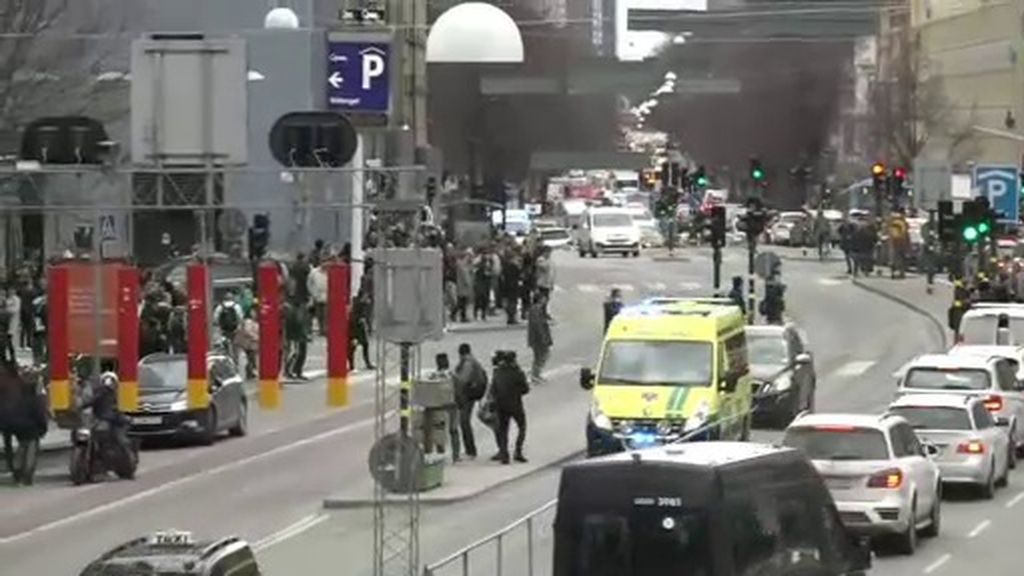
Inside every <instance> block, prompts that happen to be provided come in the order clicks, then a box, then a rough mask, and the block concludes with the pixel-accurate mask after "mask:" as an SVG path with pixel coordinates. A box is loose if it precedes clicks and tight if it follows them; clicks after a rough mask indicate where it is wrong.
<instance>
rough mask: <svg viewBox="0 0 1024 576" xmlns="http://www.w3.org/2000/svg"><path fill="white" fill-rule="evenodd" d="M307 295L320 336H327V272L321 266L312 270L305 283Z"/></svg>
mask: <svg viewBox="0 0 1024 576" xmlns="http://www.w3.org/2000/svg"><path fill="white" fill-rule="evenodd" d="M306 282H307V287H308V289H309V294H310V296H311V297H312V298H313V316H314V317H315V318H316V324H317V326H319V328H320V335H321V336H325V337H326V336H327V271H326V270H324V267H323V264H321V265H320V266H317V267H315V268H313V269H312V270H311V271H310V273H309V279H308V280H307V281H306Z"/></svg>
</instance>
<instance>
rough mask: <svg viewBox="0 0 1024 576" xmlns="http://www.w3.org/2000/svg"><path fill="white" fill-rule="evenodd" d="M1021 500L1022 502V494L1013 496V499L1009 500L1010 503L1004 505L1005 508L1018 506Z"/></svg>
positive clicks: (1023, 494) (1023, 498)
mask: <svg viewBox="0 0 1024 576" xmlns="http://www.w3.org/2000/svg"><path fill="white" fill-rule="evenodd" d="M1021 500H1024V492H1021V493H1019V494H1017V495H1016V496H1014V497H1013V498H1011V499H1010V501H1009V502H1007V503H1006V507H1007V508H1013V507H1014V506H1016V505H1017V504H1020V502H1021Z"/></svg>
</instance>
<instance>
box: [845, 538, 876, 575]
mask: <svg viewBox="0 0 1024 576" xmlns="http://www.w3.org/2000/svg"><path fill="white" fill-rule="evenodd" d="M850 548H851V552H852V556H853V557H852V558H851V559H850V560H851V562H850V570H851V573H858V572H861V573H863V572H867V571H868V570H870V569H871V541H870V540H869V539H867V538H864V537H854V536H851V537H850Z"/></svg>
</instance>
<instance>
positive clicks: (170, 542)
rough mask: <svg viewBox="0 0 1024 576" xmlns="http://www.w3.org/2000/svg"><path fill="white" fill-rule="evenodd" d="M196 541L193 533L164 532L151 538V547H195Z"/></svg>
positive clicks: (179, 531) (157, 533)
mask: <svg viewBox="0 0 1024 576" xmlns="http://www.w3.org/2000/svg"><path fill="white" fill-rule="evenodd" d="M195 543H196V541H195V538H193V536H192V533H191V532H185V531H181V530H164V531H162V532H156V533H154V534H152V535H151V536H150V537H149V544H150V546H193V545H195Z"/></svg>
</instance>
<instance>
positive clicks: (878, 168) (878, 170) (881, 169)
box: [871, 162, 885, 176]
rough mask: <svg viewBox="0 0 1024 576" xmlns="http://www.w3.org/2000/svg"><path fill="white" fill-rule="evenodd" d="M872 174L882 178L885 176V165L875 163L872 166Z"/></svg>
mask: <svg viewBox="0 0 1024 576" xmlns="http://www.w3.org/2000/svg"><path fill="white" fill-rule="evenodd" d="M871 173H872V174H874V175H875V176H881V175H882V174H885V164H882V163H881V162H875V163H874V165H872V166H871Z"/></svg>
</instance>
